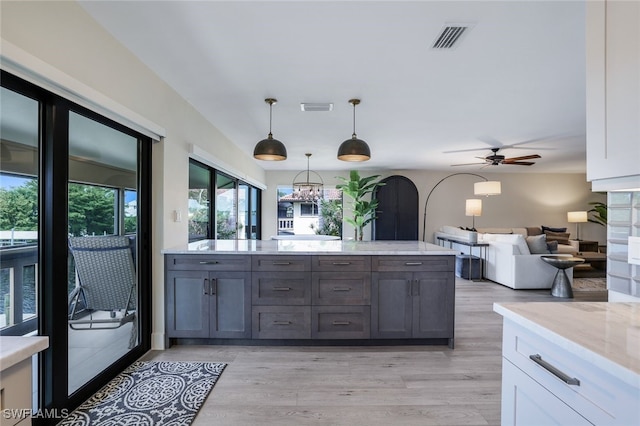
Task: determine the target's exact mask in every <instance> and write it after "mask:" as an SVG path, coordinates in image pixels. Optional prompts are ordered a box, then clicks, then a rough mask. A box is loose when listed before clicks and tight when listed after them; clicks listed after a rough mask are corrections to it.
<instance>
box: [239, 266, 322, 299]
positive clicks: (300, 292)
mask: <svg viewBox="0 0 640 426" xmlns="http://www.w3.org/2000/svg"><path fill="white" fill-rule="evenodd" d="M310 278H311V274H310V273H309V272H254V273H253V274H252V278H251V300H252V301H253V304H254V305H310V304H311V280H310Z"/></svg>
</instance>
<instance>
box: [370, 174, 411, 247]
mask: <svg viewBox="0 0 640 426" xmlns="http://www.w3.org/2000/svg"><path fill="white" fill-rule="evenodd" d="M382 182H384V183H385V185H384V186H380V187H378V188H377V189H376V191H375V193H374V194H373V196H374V197H375V198H376V199H377V200H378V212H377V216H378V217H377V218H376V220H375V221H374V222H373V231H372V232H373V235H372V239H374V240H412V241H417V240H418V189H417V188H416V186H415V185H414V183H413V182H412V181H411V180H410V179H408V178H406V177H404V176H398V175H394V176H389V177H388V178H386V179H383V180H382Z"/></svg>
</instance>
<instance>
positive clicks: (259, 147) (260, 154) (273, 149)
mask: <svg viewBox="0 0 640 426" xmlns="http://www.w3.org/2000/svg"><path fill="white" fill-rule="evenodd" d="M264 101H265V102H266V103H268V104H269V135H268V136H267V138H266V139H262V140H261V141H260V142H258V143H257V144H256V147H255V148H254V149H253V157H254V158H257V159H258V160H265V161H282V160H286V159H287V148H285V146H284V144H283V143H282V142H280V141H279V140H278V139H274V138H273V135H272V134H271V109H272V108H273V104H275V103H276V102H278V100H277V99H274V98H267V99H265V100H264Z"/></svg>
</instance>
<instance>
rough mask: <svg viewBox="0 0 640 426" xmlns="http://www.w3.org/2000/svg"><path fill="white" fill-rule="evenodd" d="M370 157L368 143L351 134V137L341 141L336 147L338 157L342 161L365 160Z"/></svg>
mask: <svg viewBox="0 0 640 426" xmlns="http://www.w3.org/2000/svg"><path fill="white" fill-rule="evenodd" d="M370 158H371V150H370V149H369V145H367V143H366V142H365V141H363V140H362V139H358V138H356V135H353V137H352V138H351V139H347V140H346V141H344V142H342V144H341V145H340V148H338V159H339V160H342V161H367V160H368V159H370Z"/></svg>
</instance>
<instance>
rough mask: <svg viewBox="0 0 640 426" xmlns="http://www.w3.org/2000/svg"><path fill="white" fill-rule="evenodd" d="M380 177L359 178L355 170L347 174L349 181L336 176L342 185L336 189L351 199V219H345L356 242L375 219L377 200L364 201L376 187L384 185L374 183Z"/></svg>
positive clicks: (360, 239) (377, 182)
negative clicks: (351, 229)
mask: <svg viewBox="0 0 640 426" xmlns="http://www.w3.org/2000/svg"><path fill="white" fill-rule="evenodd" d="M379 177H380V175H374V176H368V177H362V178H361V177H360V174H359V173H358V171H357V170H351V171H350V172H349V179H346V178H344V177H342V176H337V178H338V179H339V180H341V181H342V182H343V183H341V184H338V185H336V188H337V189H340V190H342V193H343V194H344V195H346V196H347V197H349V198H351V202H350V207H351V211H352V212H353V217H346V218H345V220H346V221H347V223H349V224H350V225H352V226H353V227H354V236H355V239H356V240H358V241H362V236H363V232H364V227H365V226H367V224H369V223H370V222H371V221H372V220H374V219H375V218H376V209H377V208H378V200H376V199H371V200H370V201H367V200H365V197H367V196H368V197H370V194H371V193H372V192H373V191H375V190H376V188H377V187H379V186H383V185H384V183H382V182H379V181H376V179H378V178H379Z"/></svg>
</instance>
